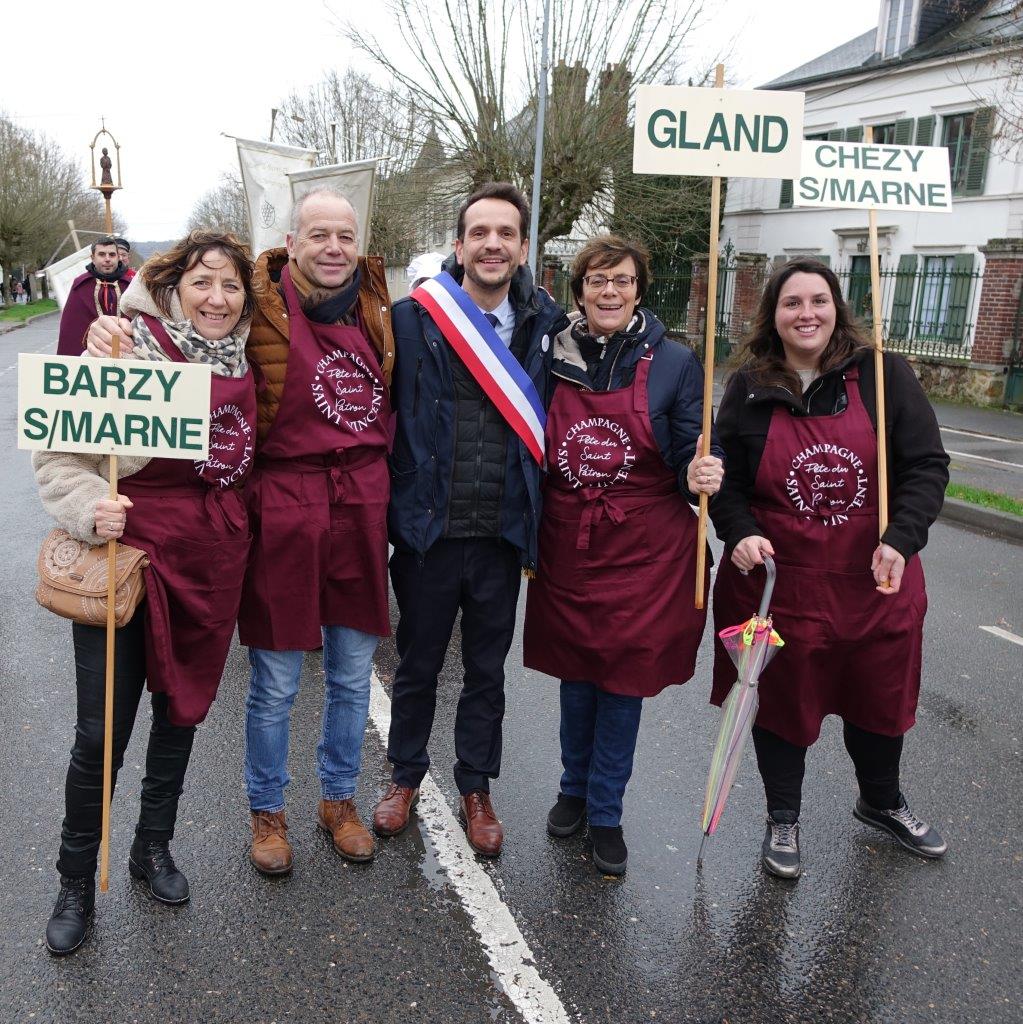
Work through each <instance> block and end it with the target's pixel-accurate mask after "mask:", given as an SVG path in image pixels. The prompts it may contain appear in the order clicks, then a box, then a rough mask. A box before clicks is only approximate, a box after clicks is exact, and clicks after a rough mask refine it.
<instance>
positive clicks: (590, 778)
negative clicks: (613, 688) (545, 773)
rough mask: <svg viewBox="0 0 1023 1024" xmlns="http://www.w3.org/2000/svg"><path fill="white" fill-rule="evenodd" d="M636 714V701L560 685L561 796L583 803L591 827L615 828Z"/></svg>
mask: <svg viewBox="0 0 1023 1024" xmlns="http://www.w3.org/2000/svg"><path fill="white" fill-rule="evenodd" d="M642 711H643V698H642V697H623V696H621V695H620V694H617V693H606V692H605V691H604V690H601V689H599V688H598V687H596V686H594V685H593V683H575V682H569V681H568V680H564V679H563V680H562V681H561V764H562V766H563V767H564V769H565V771H564V773H563V774H562V776H561V792H562V793H564V794H565V796H576V797H581V798H582V799H584V800H585V801H586V816H587V818H588V819H589V822H590V824H591V825H603V826H608V827H614V826H615V825H618V824H620V823H621V820H622V798H623V797H624V796H625V787H626V786H627V785H628V784H629V779H630V778H631V776H632V758H633V755H634V754H635V752H636V737H637V736H638V735H639V717H640V714H641V713H642Z"/></svg>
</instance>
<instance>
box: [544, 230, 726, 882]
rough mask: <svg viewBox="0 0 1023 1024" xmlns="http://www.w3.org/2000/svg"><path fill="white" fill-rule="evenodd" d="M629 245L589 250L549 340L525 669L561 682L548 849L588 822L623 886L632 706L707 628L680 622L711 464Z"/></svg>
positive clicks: (690, 663) (689, 387) (674, 676)
mask: <svg viewBox="0 0 1023 1024" xmlns="http://www.w3.org/2000/svg"><path fill="white" fill-rule="evenodd" d="M649 282H650V269H649V261H648V258H647V255H646V252H645V251H644V250H643V249H642V248H641V247H640V246H638V245H636V244H634V243H631V242H628V241H626V240H624V239H622V238H618V237H616V236H614V235H604V236H600V237H597V238H594V239H592V240H591V241H590V242H588V243H587V244H586V245H585V246H584V247H583V249H582V250H581V252H580V253H579V255H578V256H577V257H576V259H575V263H574V265H573V267H572V282H571V283H572V293H573V295H574V296H575V301H576V304H577V305H578V307H579V310H580V312H581V313H582V316H581V317H580V318H579V319H577V320H575V322H574V323H573V324H572V325H571V326H570V327H569V328H567V329H566V330H565V331H563V332H562V333H561V334H559V335H558V336H557V337H556V338H555V339H554V363H553V369H552V372H553V375H554V377H555V379H556V382H557V383H556V388H555V391H554V397H553V400H552V402H551V408H550V413H549V414H548V418H547V430H546V439H547V477H546V481H545V483H544V510H543V518H542V520H541V526H540V559H539V571H538V573H537V578H536V579H535V580H532V581H531V582H530V586H529V594H528V599H527V602H526V623H525V636H524V651H525V658H524V660H525V664H526V665H527V666H528V667H529V668H535V669H538V670H539V671H541V672H546V673H547V674H548V675H552V676H555V677H557V678H559V679H560V680H561V762H562V766H563V768H564V771H563V773H562V776H561V789H560V792H559V794H558V799H557V802H556V804H555V805H554V807H553V808H551V811H550V814H549V815H548V816H547V831H548V832H549V833H550V834H551V835H552V836H557V837H564V836H569V835H572V834H573V833H574V832H576V831H577V830H578V829H579V827H580V826H581V825H582V823H583V821H584V820H586V819H587V818H588V819H589V827H590V839H591V840H592V843H593V860H594V863H595V864H596V865H597V867H598V868H599V869H600V870H601V871H604V872H605V873H607V874H614V875H620V874H622V873H623V872H624V871H625V868H626V864H627V861H628V850H627V848H626V845H625V839H624V836H623V833H622V828H621V816H622V798H623V796H624V794H625V787H626V785H627V784H628V781H629V778H630V776H631V774H632V762H633V754H634V753H635V750H636V738H637V735H638V733H639V720H640V713H641V710H642V705H643V698H644V697H652V696H654V695H655V694H657V693H660V691H661V690H663V689H664V687H666V686H668V685H670V684H672V683H684V682H685V681H686V680H687V679H689V678H690V676H692V674H693V669H694V667H695V662H696V650H697V648H698V647H699V644H700V638H701V636H702V634H703V627H704V620H705V615H706V613H705V612H704V611H703V610H699V611H697V610H696V609H694V607H693V591H694V589H695V588H694V584H695V572H696V532H697V531H696V522H697V521H696V516H695V515H694V513H693V510H692V508H691V506H690V502H693V501H696V500H697V495H698V494H699V493H700V492H704V493H707V494H714V493H715V492H716V491H717V489H718V488H719V487H720V485H721V478H722V473H723V469H722V464H721V460H720V458H718V457H717V456H715V455H710V456H706V457H702V458H701V457H700V456H699V455H698V440H699V436H700V425H701V420H702V415H703V396H702V393H703V372H702V370H701V368H700V364H699V361H698V360H697V358H696V356H695V355H693V353H692V351H691V350H690V349H688V348H686V347H685V346H683V345H680V344H678V343H676V342H674V341H671V340H670V339H669V338H668V337H667V336H666V331H665V327H664V324H662V323H661V322H660V321H659V320H658V319H657V317H655V316H654V315H653V313H651V312H650V310H648V309H643V308H641V307H640V302H641V300H642V298H643V295H644V294H645V293H646V290H647V286H648V284H649Z"/></svg>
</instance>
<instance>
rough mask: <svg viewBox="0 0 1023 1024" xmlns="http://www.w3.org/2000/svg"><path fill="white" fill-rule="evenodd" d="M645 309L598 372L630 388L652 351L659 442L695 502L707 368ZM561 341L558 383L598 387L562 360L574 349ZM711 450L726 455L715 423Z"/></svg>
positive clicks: (651, 394)
mask: <svg viewBox="0 0 1023 1024" xmlns="http://www.w3.org/2000/svg"><path fill="white" fill-rule="evenodd" d="M640 313H641V314H642V316H643V324H642V328H641V329H639V330H636V331H633V332H632V333H629V334H626V335H619V334H616V335H613V336H612V338H611V339H610V340H609V342H608V345H607V350H606V352H605V354H604V356H603V358H602V359H601V363H600V368H599V369H598V371H597V372H596V373H595V374H594V376H595V377H598V378H600V379H602V380H608V384H607V385H605V387H606V390H608V391H613V390H616V389H618V388H623V387H628V386H629V385H630V384H631V383H632V381H633V379H634V378H635V375H636V364H637V363H638V362H639V360H640V358H641V357H642V356H644V355H646V353H647V352H648V351H652V352H653V361H652V362H651V365H650V373H649V375H648V376H647V400H648V403H649V409H650V424H651V427H652V428H653V434H654V440H655V441H656V442H657V447H658V448H659V449H660V450H661V455H662V456H663V457H664V461H665V462H666V463H667V464H668V466H670V467H671V469H673V470H674V471H675V474H676V476H677V477H678V482H679V490H680V491H681V493H682V494H683V495H684V496H685V497H686V498H687V499H688V500H689V501H690V502H692V503H693V504H696V503H697V502H698V501H699V495H696V494H693V493H691V492H690V490H689V487H688V485H687V484H686V470H687V468H688V467H689V463H690V462H692V460H693V456H694V455H695V454H696V440H697V438H698V437H699V436H700V430H701V427H702V420H703V368H702V367H701V365H700V360H699V359H697V358H696V355H695V354H694V352H693V350H692V349H691V348H689V347H687V346H686V345H683V344H681V343H680V342H677V341H673V340H672V339H671V338H669V337H668V336H667V331H666V329H665V326H664V324H662V323H661V321H660V320H658V319H657V317H656V316H654V314H653V313H651V312H650V310H648V309H641V310H640ZM559 342H560V343H559V344H558V345H557V348H558V352H556V353H555V355H556V358H555V361H554V366H553V369H552V374H553V376H554V379H555V381H558V380H565V381H570V382H571V383H572V384H574V385H576V386H578V387H582V388H588V389H589V390H594V381H593V379H592V378H591V377H590V375H589V374H588V373H587V372H586V370H585V369H583V368H581V367H580V366H579V365H577V362H576V361H575V360H574V359H564V358H557V356H560V355H563V354H564V348H563V346H564V345H566V344H567V345H569V346H572V347H574V345H573V341H572V339H571V338H570V336H566V337H565V338H563V339H559ZM607 364H610V367H608V366H607ZM609 368H610V375H608V373H607V370H608V369H609ZM601 390H604V389H603V388H602V389H601ZM711 454H712V455H716V456H717V457H718V458H720V459H723V458H724V451H723V450H722V448H721V446H720V445H719V444H718V440H717V436H716V433H715V431H714V429H713V427H712V428H711Z"/></svg>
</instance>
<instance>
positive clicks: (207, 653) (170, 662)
mask: <svg viewBox="0 0 1023 1024" xmlns="http://www.w3.org/2000/svg"><path fill="white" fill-rule="evenodd" d="M251 281H252V264H251V262H250V260H249V254H248V250H247V249H246V248H245V247H244V246H243V245H242V244H241V243H240V242H239V241H238V240H237V239H236V238H235V237H234V236H233V235H229V234H220V233H216V232H212V231H193V232H192V233H191V234H190V235H188V237H187V238H185V239H183V240H182V241H180V242H178V243H177V244H176V245H174V246H172V247H171V248H170V249H169V250H168V251H167V252H166V253H164V254H162V255H159V256H154V257H153V258H152V259H151V260H149V261H148V262H147V263H146V264H145V266H143V267H142V270H141V271H140V272H139V274H138V276H136V277H135V279H134V280H133V281H132V283H131V285H130V286H129V287H128V289H127V291H125V293H124V294H123V295H122V296H121V307H120V308H121V311H122V313H123V314H124V315H126V316H131V317H133V318H134V319H133V320H132V329H133V333H132V337H133V341H134V346H133V348H132V352H131V357H132V358H133V359H142V360H147V361H150V362H153V363H156V364H157V365H159V364H163V365H164V366H168V365H169V366H173V365H174V364H175V363H183V362H190V363H203V364H206V365H209V366H210V368H211V370H212V380H211V388H210V455H209V458H208V459H207V460H206V461H205V462H190V461H187V460H181V459H160V458H156V459H147V458H139V457H131V458H129V457H125V458H122V459H121V465H120V469H121V477H120V480H119V484H118V489H119V491H120V492H121V493H119V494H118V496H117V498H116V499H112V498H110V497H109V483H108V480H107V478H106V476H105V475H104V474H105V473H106V472H107V460H106V459H105V457H102V456H97V455H77V454H71V453H60V452H37V453H35V455H34V456H33V460H32V462H33V466H34V468H35V473H36V481H37V483H38V485H39V493H40V497H41V498H42V502H43V505H44V507H45V508H46V511H47V512H48V513H49V514H50V515H51V516H52V517H53V518H54V519H55V520H56V522H57V524H58V525H59V526H62V527H63V528H64V529H65V530H67V532H68V533H69V534H70V535H71V536H72V537H74V538H76V539H77V540H80V541H85V542H86V543H88V544H93V545H96V544H105V543H106V542H107V541H110V540H122V541H124V543H126V544H129V545H132V546H134V547H136V548H141V549H142V550H144V551H145V552H146V554H147V555H148V556H149V560H150V565H149V568H148V569H147V570H146V580H145V582H146V600H145V603H144V604H142V605H140V607H139V608H138V610H137V611H136V612H135V614H134V616H133V617H132V619H131V621H130V622H128V623H127V625H125V626H123V627H122V628H120V629H118V630H117V632H116V635H115V652H114V681H113V686H114V724H113V752H112V755H113V780H114V782H116V780H117V771H118V769H119V768H120V766H121V762H122V760H123V758H124V751H125V749H126V747H127V746H128V740H129V739H130V738H131V733H132V729H133V727H134V724H135V717H136V713H137V710H138V706H139V702H140V699H141V696H142V691H143V688H144V687H145V686H146V684H147V683H148V687H149V690H150V691H151V692H152V710H153V715H152V725H151V727H150V730H149V746H148V751H147V754H146V774H145V778H144V779H143V780H142V803H141V808H140V811H139V821H138V826H137V828H136V830H135V840H134V842H133V843H132V846H131V852H130V854H129V856H128V867H129V870H130V872H131V874H132V876H133V877H134V878H136V879H138V880H139V881H141V882H142V883H143V884H144V886H145V888H146V891H147V892H148V893H149V894H150V895H151V896H152V897H153V898H154V899H155V900H158V901H159V902H160V903H165V904H169V905H179V904H182V903H185V902H186V901H187V900H188V898H189V888H188V880H187V879H186V878H185V876H184V874H183V873H182V872H181V871H180V870H178V868H177V866H176V865H175V863H174V858H173V857H172V856H171V852H170V840H171V839H172V838H173V836H174V826H175V821H176V818H177V809H178V799H179V797H180V796H181V791H182V786H183V784H184V779H185V772H186V770H187V768H188V760H189V756H190V754H191V750H192V740H193V738H194V736H195V727H196V725H197V724H198V723H199V722H201V721H202V720H203V719H204V718H205V717H206V714H207V712H208V711H209V708H210V705H211V704H212V703H213V698H214V697H215V696H216V692H217V686H218V685H219V683H220V677H221V674H222V673H223V670H224V664H225V661H226V659H227V653H228V649H229V648H230V645H231V639H232V637H233V636H234V627H235V621H236V619H237V617H238V605H239V602H240V601H241V588H242V577H243V575H244V573H245V565H246V561H247V558H248V551H249V544H250V540H251V535H250V533H249V526H248V516H247V514H246V511H245V505H244V503H243V501H242V499H241V497H240V493H239V491H238V489H237V487H236V484H237V483H238V482H239V481H240V480H242V479H243V478H244V476H245V475H246V473H247V472H248V470H249V468H250V466H251V465H252V452H253V441H254V439H255V425H256V391H255V384H254V382H253V376H252V370H251V368H250V367H249V366H248V363H247V362H246V359H245V339H246V337H247V336H248V331H249V320H250V317H251V313H252V303H253V296H252V285H251ZM160 372H162V371H160ZM168 372H169V371H168ZM72 634H73V638H74V649H75V670H76V683H77V712H78V715H77V721H76V724H75V742H74V746H73V747H72V750H71V763H70V765H69V767H68V771H67V784H66V787H65V815H64V825H63V828H62V830H61V843H60V853H59V855H58V858H57V870H58V872H59V873H60V883H61V888H60V894H59V896H58V897H57V903H56V906H55V907H54V910H53V914H52V915H51V917H50V920H49V922H48V924H47V926H46V946H47V948H48V949H49V951H50V952H51V953H53V954H55V955H63V954H67V953H71V952H74V950H76V949H77V948H78V947H79V946H80V945H81V944H82V943H83V942H84V941H85V937H86V933H87V929H88V925H89V922H90V920H91V918H92V914H93V908H94V905H95V873H96V860H97V851H98V849H99V845H100V827H101V815H102V809H103V801H102V789H103V747H104V693H105V663H106V630H105V629H103V628H102V627H98V626H88V625H82V624H80V623H78V622H76V623H74V624H73V626H72Z"/></svg>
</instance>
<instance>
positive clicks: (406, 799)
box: [373, 782, 419, 836]
mask: <svg viewBox="0 0 1023 1024" xmlns="http://www.w3.org/2000/svg"><path fill="white" fill-rule="evenodd" d="M417 803H419V787H418V786H417V787H416V788H415V789H410V788H409V787H408V786H399V785H397V784H395V783H393V782H392V783H391V785H389V786H388V787H387V792H386V793H384V795H383V797H382V798H381V800H380V803H378V804H377V806H376V810H375V811H374V812H373V831H374V832H376V834H377V835H378V836H396V835H398V834H399V833H400V832H404V831H405V829H406V828H408V819H409V814H411V813H412V808H413V807H415V806H416V804H417Z"/></svg>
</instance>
